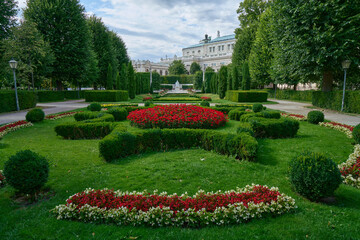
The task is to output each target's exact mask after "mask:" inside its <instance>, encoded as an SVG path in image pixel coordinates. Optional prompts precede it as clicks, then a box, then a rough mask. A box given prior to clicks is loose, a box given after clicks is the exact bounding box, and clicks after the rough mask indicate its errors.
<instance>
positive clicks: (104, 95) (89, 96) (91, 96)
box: [85, 90, 129, 102]
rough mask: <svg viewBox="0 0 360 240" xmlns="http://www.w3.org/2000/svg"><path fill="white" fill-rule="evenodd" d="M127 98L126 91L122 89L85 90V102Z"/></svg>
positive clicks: (114, 100) (117, 100) (119, 100)
mask: <svg viewBox="0 0 360 240" xmlns="http://www.w3.org/2000/svg"><path fill="white" fill-rule="evenodd" d="M128 99H129V94H128V91H124V90H94V91H86V92H85V101H86V102H95V101H96V102H121V101H127V100H128Z"/></svg>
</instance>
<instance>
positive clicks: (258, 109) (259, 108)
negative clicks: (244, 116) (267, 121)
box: [252, 103, 264, 112]
mask: <svg viewBox="0 0 360 240" xmlns="http://www.w3.org/2000/svg"><path fill="white" fill-rule="evenodd" d="M263 109H264V106H263V105H262V104H260V103H255V104H254V105H253V106H252V110H253V112H261V111H262V110H263Z"/></svg>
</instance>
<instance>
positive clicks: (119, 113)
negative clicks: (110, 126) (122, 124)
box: [107, 107, 128, 122]
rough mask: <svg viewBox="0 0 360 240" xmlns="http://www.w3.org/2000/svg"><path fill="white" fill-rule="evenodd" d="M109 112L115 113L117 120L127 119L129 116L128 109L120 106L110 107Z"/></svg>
mask: <svg viewBox="0 0 360 240" xmlns="http://www.w3.org/2000/svg"><path fill="white" fill-rule="evenodd" d="M107 113H110V114H111V115H113V116H114V118H115V121H117V122H119V121H124V120H126V118H127V116H128V112H127V111H126V109H125V108H120V107H115V108H110V109H109V110H108V111H107Z"/></svg>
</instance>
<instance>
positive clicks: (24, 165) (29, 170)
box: [4, 150, 49, 194]
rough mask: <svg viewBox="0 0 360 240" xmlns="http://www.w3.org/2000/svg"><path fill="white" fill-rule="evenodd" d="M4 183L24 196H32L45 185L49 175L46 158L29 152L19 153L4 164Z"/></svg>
mask: <svg viewBox="0 0 360 240" xmlns="http://www.w3.org/2000/svg"><path fill="white" fill-rule="evenodd" d="M4 175H5V178H6V182H7V183H8V184H9V185H10V186H12V187H14V188H15V189H17V190H18V191H20V192H21V193H25V194H34V193H36V192H37V191H38V190H40V189H41V187H42V186H44V185H45V183H46V182H47V179H48V175H49V164H48V162H47V160H46V158H44V157H42V156H40V155H38V154H37V153H35V152H32V151H30V150H25V151H19V152H17V153H16V154H15V155H13V156H11V157H10V158H9V160H8V161H7V162H6V163H5V167H4Z"/></svg>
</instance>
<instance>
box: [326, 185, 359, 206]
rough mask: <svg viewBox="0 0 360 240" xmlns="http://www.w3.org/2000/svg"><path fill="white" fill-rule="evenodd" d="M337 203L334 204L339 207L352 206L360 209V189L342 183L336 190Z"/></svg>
mask: <svg viewBox="0 0 360 240" xmlns="http://www.w3.org/2000/svg"><path fill="white" fill-rule="evenodd" d="M335 197H336V203H334V204H332V206H334V207H337V208H339V209H340V208H350V209H356V210H360V189H356V188H355V187H352V186H346V185H345V184H341V185H340V187H339V189H337V190H336V191H335Z"/></svg>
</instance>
